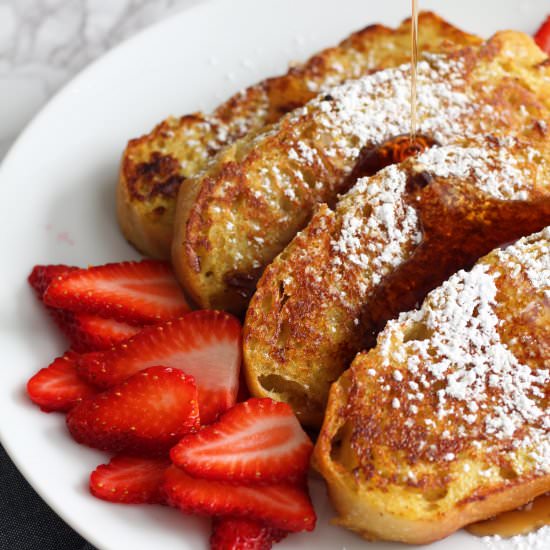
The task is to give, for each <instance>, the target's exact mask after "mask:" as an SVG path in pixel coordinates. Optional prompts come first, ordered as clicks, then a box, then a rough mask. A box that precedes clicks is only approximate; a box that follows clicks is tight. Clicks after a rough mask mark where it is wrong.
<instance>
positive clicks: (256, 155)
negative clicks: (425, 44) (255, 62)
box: [172, 32, 550, 313]
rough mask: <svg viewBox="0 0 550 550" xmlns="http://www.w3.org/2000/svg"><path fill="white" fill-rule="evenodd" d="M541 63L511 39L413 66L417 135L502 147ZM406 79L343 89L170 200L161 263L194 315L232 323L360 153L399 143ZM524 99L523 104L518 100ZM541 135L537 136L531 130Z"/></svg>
mask: <svg viewBox="0 0 550 550" xmlns="http://www.w3.org/2000/svg"><path fill="white" fill-rule="evenodd" d="M545 59H546V56H545V55H544V54H543V53H542V52H541V51H540V50H539V49H538V48H537V46H536V45H535V44H534V42H533V41H532V39H531V38H529V37H528V36H526V35H524V34H521V33H514V32H504V33H499V34H497V35H495V36H494V37H493V38H492V39H491V40H490V41H489V42H487V43H485V44H484V45H482V46H467V47H465V48H461V49H459V50H456V49H455V50H453V51H451V52H449V53H444V54H433V53H430V54H425V55H424V57H423V59H422V61H421V62H420V63H419V96H418V97H419V105H418V114H419V128H420V131H421V132H423V133H425V134H428V135H430V136H431V137H432V138H434V139H435V140H436V141H437V142H438V143H439V144H440V145H449V144H460V143H462V142H463V141H464V140H465V139H471V138H473V137H475V136H476V135H478V134H489V133H495V134H497V135H502V134H503V132H505V131H508V132H509V131H513V130H514V129H515V128H517V127H521V126H522V125H525V124H527V123H529V124H531V125H532V124H533V123H534V121H535V120H538V119H536V113H534V114H533V115H531V114H530V113H529V112H528V111H525V112H523V111H522V112H518V109H519V105H521V104H522V102H523V101H524V98H525V101H530V103H533V104H534V105H535V108H538V107H539V106H540V107H541V108H542V106H543V105H544V104H545V103H547V102H548V101H550V100H549V99H548V97H550V96H549V94H548V91H549V90H548V86H549V85H548V78H547V76H548V66H545V65H544V63H543V62H544V60H545ZM409 86H410V75H409V67H408V66H407V65H403V66H401V67H398V68H394V69H387V70H384V71H379V72H376V73H374V74H371V75H368V76H365V77H362V78H360V79H357V80H351V81H348V82H346V83H345V84H342V85H340V86H337V87H335V88H331V89H330V90H328V91H326V92H323V93H322V94H320V95H319V96H317V97H316V98H315V99H313V100H312V101H310V102H309V103H307V104H306V105H305V106H304V107H302V108H299V109H296V110H295V111H293V112H292V113H289V114H288V115H286V116H284V117H283V118H282V119H281V120H280V121H279V122H278V123H276V124H274V125H271V126H269V127H267V128H265V129H263V130H261V131H259V132H257V133H255V134H254V135H249V136H247V137H245V138H242V139H240V140H238V141H237V142H235V143H234V144H233V145H232V146H229V147H227V148H226V149H224V150H223V151H221V152H220V153H219V155H218V156H217V157H216V159H215V160H214V161H213V162H212V163H211V164H210V165H209V168H208V169H207V170H205V171H204V172H203V173H202V174H201V175H200V176H197V177H196V178H193V179H191V180H188V181H187V182H186V185H185V186H183V187H181V189H180V192H179V196H178V205H177V212H176V224H175V234H174V241H173V248H172V262H173V265H174V269H175V271H176V274H177V276H178V278H179V280H180V282H181V283H182V285H183V286H184V288H185V289H186V290H187V291H188V292H189V294H190V295H191V296H192V297H193V298H194V299H195V300H196V302H197V303H198V304H199V305H200V306H201V307H206V308H219V309H225V310H228V311H231V312H234V313H242V312H243V311H244V310H245V309H246V307H247V305H248V301H249V299H250V297H251V296H252V294H253V292H254V290H255V286H256V282H257V280H258V278H259V276H260V275H261V273H262V272H263V269H264V268H265V266H267V265H268V264H269V263H270V262H271V261H272V260H273V259H274V257H275V256H276V255H277V254H278V253H279V252H281V251H282V250H283V248H284V247H285V246H286V245H287V244H288V243H289V242H290V241H291V240H292V238H294V236H295V235H296V233H297V232H298V231H299V230H301V229H303V228H304V227H305V226H306V224H307V223H308V222H309V220H310V218H311V216H312V215H313V212H314V211H315V208H316V206H317V205H318V204H320V203H326V204H328V205H329V207H331V206H334V204H335V202H336V200H337V196H338V194H340V193H343V192H345V191H347V190H348V189H349V187H350V186H351V185H352V183H353V177H352V176H353V172H354V168H356V166H357V163H358V160H359V159H360V157H361V156H362V154H364V153H365V152H366V151H368V150H371V149H373V148H376V147H377V146H379V145H380V144H382V143H384V142H385V141H386V140H388V139H390V138H392V137H395V136H396V135H399V134H405V133H407V132H408V131H409V118H408V116H407V114H408V112H409V109H410V103H409V93H410V92H409V89H410V88H409ZM530 97H533V98H534V99H533V100H529V98H530ZM540 126H541V128H540V130H537V131H541V132H546V127H545V126H544V125H543V122H540Z"/></svg>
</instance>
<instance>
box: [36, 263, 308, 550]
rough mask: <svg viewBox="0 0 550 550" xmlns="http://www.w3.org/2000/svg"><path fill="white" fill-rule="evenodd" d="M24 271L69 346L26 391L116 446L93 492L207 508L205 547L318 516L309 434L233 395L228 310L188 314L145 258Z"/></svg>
mask: <svg viewBox="0 0 550 550" xmlns="http://www.w3.org/2000/svg"><path fill="white" fill-rule="evenodd" d="M29 283H30V285H31V286H32V288H33V289H34V291H35V293H36V295H37V297H38V299H39V300H40V301H41V302H42V304H43V305H44V306H45V307H46V310H47V312H48V313H49V315H50V316H51V317H52V319H53V320H54V322H55V323H56V324H57V325H58V327H59V328H60V329H61V331H62V332H64V333H65V334H66V335H67V337H68V338H69V341H70V343H71V349H70V350H69V351H67V352H66V353H65V354H64V355H62V356H61V357H58V358H56V359H55V360H54V361H53V362H52V363H51V364H50V365H48V366H47V367H46V368H43V369H41V370H40V371H38V372H37V373H36V374H35V375H34V376H33V377H32V378H31V379H30V380H29V381H28V383H27V392H28V395H29V397H30V398H31V400H32V401H33V402H34V403H36V404H37V405H38V406H40V407H41V409H42V410H43V411H45V412H54V411H57V412H63V413H67V417H66V422H67V427H68V430H69V433H70V434H71V436H72V437H73V438H74V439H75V441H77V442H78V443H81V444H83V445H87V446H89V447H93V448H96V449H101V450H104V451H107V452H109V453H113V454H114V455H115V456H114V457H113V458H112V459H111V460H110V462H108V463H106V464H102V465H100V466H98V467H97V468H96V469H95V470H94V471H93V472H92V473H91V475H90V480H89V488H90V492H91V494H92V495H94V496H95V497H97V498H99V499H102V500H106V501H109V502H116V503H125V504H164V505H169V506H173V507H176V508H179V509H180V510H181V511H182V512H184V513H187V514H198V515H207V516H212V517H214V518H215V520H214V522H213V526H212V534H211V547H212V548H213V549H220V550H221V549H227V548H235V549H237V548H262V549H263V548H265V549H267V548H270V547H271V546H272V545H273V544H274V543H276V542H278V541H280V540H281V539H283V538H284V537H285V536H287V534H288V533H291V532H297V531H304V530H306V531H308V530H312V529H313V528H314V526H315V522H316V516H315V512H314V510H313V506H312V504H311V500H310V498H309V494H308V491H307V484H306V476H307V470H308V467H309V460H310V456H311V452H312V449H313V445H312V443H311V441H310V440H309V438H308V436H307V435H306V434H305V432H304V431H303V429H302V427H301V426H300V423H299V422H298V420H297V418H296V416H295V415H294V413H293V411H292V409H291V408H290V407H289V406H288V405H287V404H285V403H277V402H275V401H272V400H271V399H256V398H251V399H248V400H246V401H242V402H239V403H237V396H238V395H239V396H240V397H241V399H246V397H247V390H246V388H245V387H244V384H243V383H242V378H241V374H240V366H241V361H242V351H241V349H242V346H241V326H240V323H239V321H238V320H237V319H236V318H234V317H233V316H231V315H229V314H227V313H224V312H220V311H193V312H189V311H188V309H189V308H188V306H187V303H186V302H185V299H184V298H183V295H182V293H181V290H180V289H179V286H178V285H177V282H176V281H175V279H174V276H173V274H172V272H171V270H170V267H169V266H168V265H167V264H165V263H163V262H156V261H152V260H145V261H142V262H123V263H120V264H108V265H104V266H98V267H90V268H88V269H79V268H76V267H72V266H66V265H46V266H42V265H39V266H36V267H35V268H34V269H33V271H32V273H31V274H30V276H29ZM239 380H241V384H239ZM239 386H242V387H241V388H240V389H239ZM201 426H202V428H201Z"/></svg>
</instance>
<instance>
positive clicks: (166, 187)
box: [117, 13, 479, 258]
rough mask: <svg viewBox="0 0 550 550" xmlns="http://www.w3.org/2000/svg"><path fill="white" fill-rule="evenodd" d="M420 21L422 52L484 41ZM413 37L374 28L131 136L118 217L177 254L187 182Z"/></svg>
mask: <svg viewBox="0 0 550 550" xmlns="http://www.w3.org/2000/svg"><path fill="white" fill-rule="evenodd" d="M419 21H420V32H419V47H420V49H421V51H439V50H441V49H444V48H446V47H450V45H451V44H455V45H467V44H477V43H478V42H479V39H478V38H477V37H475V36H472V35H469V34H466V33H463V32H462V31H460V30H458V29H457V28H455V27H453V26H452V25H449V24H448V23H446V22H445V21H444V20H442V19H441V18H439V17H438V16H437V15H435V14H433V13H422V14H420V17H419ZM409 35H410V22H409V21H405V22H404V23H403V24H402V25H401V26H400V27H398V28H397V29H395V30H394V29H389V28H387V27H384V26H381V25H373V26H370V27H367V28H365V29H363V30H361V31H359V32H356V33H354V34H352V35H351V36H350V37H349V38H347V39H346V40H344V41H343V42H342V43H341V44H340V45H339V46H336V47H334V48H328V49H326V50H323V51H322V52H320V53H318V54H317V55H315V56H314V57H312V58H311V59H309V60H308V61H307V62H306V63H304V64H303V65H299V66H297V67H293V68H291V69H290V70H289V72H288V73H287V74H285V75H283V76H279V77H275V78H270V79H267V80H264V81H262V82H260V83H259V84H256V85H255V86H251V87H250V88H247V89H246V90H244V91H242V92H240V93H238V94H236V95H234V96H233V97H231V98H230V99H229V100H228V101H226V102H225V103H223V104H222V105H220V106H219V107H218V108H217V109H216V110H215V111H214V113H212V115H205V114H202V113H195V114H192V115H188V116H183V117H180V118H176V117H170V118H168V119H166V120H165V121H163V122H162V123H160V124H159V125H158V126H156V127H155V128H154V129H153V130H152V131H151V132H150V133H149V134H147V135H144V136H142V137H140V138H137V139H133V140H131V141H130V142H129V143H128V146H127V147H126V150H125V151H124V153H123V157H122V162H121V169H120V176H119V183H118V192H117V208H118V219H119V223H120V226H121V229H122V231H123V233H124V235H125V236H126V238H127V239H128V240H129V241H130V242H131V243H132V244H133V245H135V246H136V247H137V248H138V249H139V250H140V251H141V252H143V253H145V254H147V255H150V256H154V257H158V258H169V257H170V246H171V241H172V231H173V224H174V210H175V202H176V195H177V191H178V189H179V187H180V185H181V184H182V182H184V181H185V180H186V179H187V178H189V177H191V176H194V175H196V174H197V173H199V172H200V171H201V170H202V169H203V168H204V167H205V166H206V165H207V163H208V162H209V161H210V159H211V158H212V157H213V156H215V155H216V154H217V153H218V152H219V151H220V150H221V149H222V148H223V147H225V146H227V145H228V144H230V143H232V142H234V141H235V140H237V139H238V138H240V137H242V136H244V135H245V134H247V133H249V132H251V131H256V130H258V129H260V128H262V127H264V126H265V125H266V124H270V123H273V122H276V121H278V120H279V119H280V118H281V116H282V115H283V114H285V113H287V112H289V111H291V110H292V109H295V108H296V107H300V106H302V105H304V104H305V103H306V102H307V101H309V100H310V99H312V98H313V97H315V95H317V93H318V92H319V91H320V90H321V89H324V88H326V87H327V86H332V85H336V84H339V83H341V82H344V81H345V80H347V79H349V78H357V77H359V76H361V75H364V74H366V73H368V72H371V71H374V70H378V69H381V68H387V67H394V66H397V65H399V64H401V63H404V62H406V61H407V60H408V58H409V56H410V44H409V42H410V39H409Z"/></svg>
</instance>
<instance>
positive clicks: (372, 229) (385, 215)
mask: <svg viewBox="0 0 550 550" xmlns="http://www.w3.org/2000/svg"><path fill="white" fill-rule="evenodd" d="M405 184H406V175H405V173H404V172H403V171H402V170H400V169H399V168H398V167H397V166H389V167H388V168H386V169H384V170H383V171H381V172H380V173H379V174H378V175H377V176H376V177H374V178H362V179H360V180H359V181H358V182H357V184H356V185H355V186H354V187H353V188H352V189H351V190H350V191H349V192H348V193H347V195H346V197H345V199H344V201H343V202H342V210H343V212H344V214H343V218H342V227H341V231H340V235H339V237H338V239H337V240H334V241H333V242H332V243H331V244H332V248H333V251H334V252H335V254H336V256H335V259H333V263H334V262H335V260H336V258H339V259H338V260H336V263H337V264H338V265H341V264H342V262H343V261H345V263H346V264H348V263H349V264H352V266H356V267H359V268H361V269H363V270H368V273H370V280H371V284H378V283H379V282H380V279H381V277H383V276H384V274H385V273H387V272H388V269H389V268H391V267H393V266H396V265H398V264H400V263H401V262H402V261H403V254H404V250H403V248H404V247H403V244H404V243H405V242H410V241H412V242H413V243H417V242H418V241H419V240H420V238H421V232H420V227H419V224H418V217H417V215H416V211H415V209H414V208H413V207H411V206H410V205H408V204H407V203H405V202H404V201H403V196H404V193H405ZM346 206H349V208H346ZM365 208H368V209H369V214H368V215H367V216H365ZM367 241H368V244H367ZM340 257H341V258H342V259H340Z"/></svg>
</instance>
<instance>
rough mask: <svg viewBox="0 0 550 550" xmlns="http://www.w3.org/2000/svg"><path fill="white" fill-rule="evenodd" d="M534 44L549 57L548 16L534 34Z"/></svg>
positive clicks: (549, 22) (549, 26)
mask: <svg viewBox="0 0 550 550" xmlns="http://www.w3.org/2000/svg"><path fill="white" fill-rule="evenodd" d="M535 42H536V43H537V45H538V47H539V48H540V49H541V50H542V51H543V52H545V53H547V54H548V55H550V15H549V16H548V17H547V18H546V21H545V22H544V23H543V24H542V25H541V27H540V29H539V30H538V31H537V34H535Z"/></svg>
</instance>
